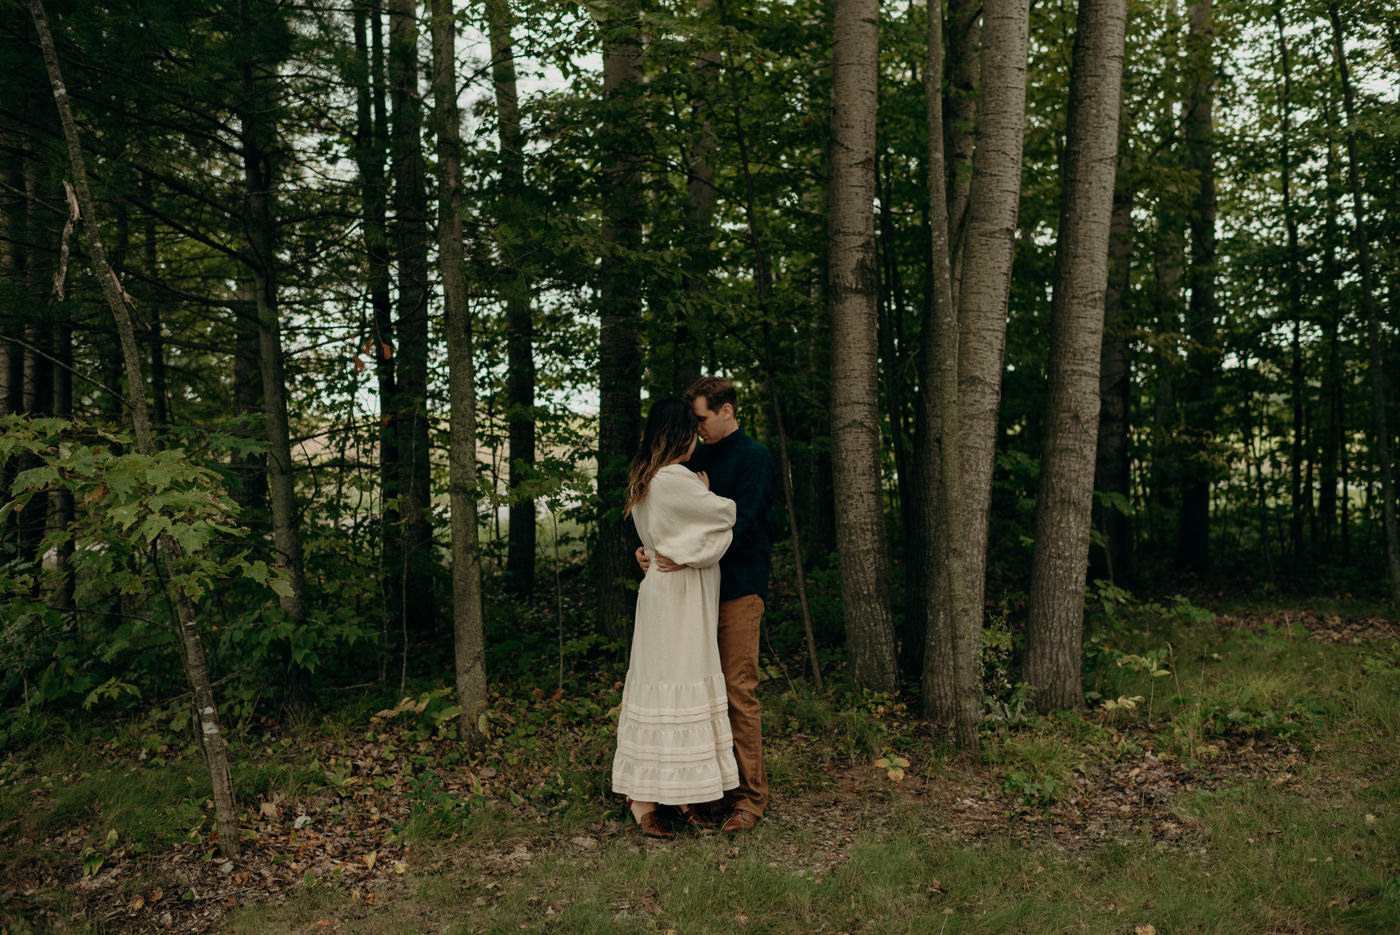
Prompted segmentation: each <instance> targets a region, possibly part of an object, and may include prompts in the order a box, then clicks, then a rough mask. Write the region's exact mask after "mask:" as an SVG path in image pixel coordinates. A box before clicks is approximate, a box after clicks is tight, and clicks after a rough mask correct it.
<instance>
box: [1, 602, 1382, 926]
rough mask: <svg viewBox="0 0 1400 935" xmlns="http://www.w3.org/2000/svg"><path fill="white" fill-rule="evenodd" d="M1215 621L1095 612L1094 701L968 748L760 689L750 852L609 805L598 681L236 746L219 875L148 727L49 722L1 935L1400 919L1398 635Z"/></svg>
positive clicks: (210, 844) (1364, 621) (1329, 616)
mask: <svg viewBox="0 0 1400 935" xmlns="http://www.w3.org/2000/svg"><path fill="white" fill-rule="evenodd" d="M1206 616H1208V615H1201V614H1199V613H1197V614H1195V615H1194V616H1192V615H1191V614H1186V615H1183V614H1179V613H1176V612H1175V611H1173V610H1169V609H1163V608H1149V609H1148V610H1146V611H1138V612H1135V613H1132V614H1124V615H1122V616H1120V617H1117V618H1116V619H1114V620H1111V621H1100V623H1099V625H1098V626H1097V627H1096V628H1095V629H1094V630H1091V635H1090V638H1089V640H1088V642H1087V647H1086V648H1087V656H1088V667H1087V670H1086V687H1087V688H1089V689H1090V690H1091V693H1090V707H1089V711H1088V712H1086V713H1083V714H1061V715H1056V716H1051V717H1039V716H1033V715H1028V714H1026V713H1025V712H1024V711H1023V710H1022V709H1021V706H1020V704H1018V703H1017V701H1016V698H1015V697H1014V696H1013V697H1011V698H1008V699H1002V700H1001V701H999V702H998V703H997V704H994V705H992V706H991V710H992V712H993V713H992V714H991V715H990V716H989V718H988V720H987V721H986V723H985V724H984V728H983V749H982V753H983V755H982V757H981V761H980V762H978V763H970V762H967V761H965V760H963V759H960V758H958V757H957V756H956V755H955V754H954V753H953V752H952V751H951V750H949V749H948V748H947V746H946V745H945V743H944V738H943V737H942V736H941V735H939V734H935V733H934V732H932V731H931V730H930V729H929V728H928V727H927V726H926V725H925V724H923V723H922V722H920V721H919V720H917V719H916V718H914V717H912V716H911V713H910V712H909V711H908V710H907V708H906V706H905V704H904V703H902V702H901V701H900V699H899V698H898V697H896V696H879V695H870V694H860V693H857V692H854V691H853V690H850V689H849V688H847V689H844V690H842V689H829V690H828V691H827V692H825V693H820V694H819V693H816V692H814V691H812V690H811V689H810V688H807V687H805V686H804V685H802V684H797V685H792V684H790V683H787V682H785V681H784V680H783V679H782V678H781V677H779V678H775V679H773V680H770V681H768V682H767V683H765V685H764V689H765V691H764V692H763V698H764V702H765V729H766V731H767V738H766V749H767V757H768V764H769V772H770V778H771V781H772V785H773V801H772V805H771V808H770V810H769V812H768V814H767V816H766V817H765V819H764V821H763V822H762V823H761V824H760V826H759V827H758V829H757V830H755V831H754V832H752V833H749V834H746V835H741V836H726V835H720V834H714V833H688V834H683V835H682V837H681V838H680V839H678V840H676V841H674V842H659V841H652V840H648V839H644V838H642V837H640V836H639V835H638V834H637V833H636V831H635V829H634V828H633V827H632V826H631V824H630V822H628V821H624V820H623V819H624V817H625V816H624V813H623V812H622V809H621V806H620V802H619V801H617V799H616V798H615V797H613V796H611V795H609V794H607V792H606V788H605V783H606V779H607V776H606V771H607V764H608V762H610V759H611V730H610V725H611V718H610V717H609V712H607V711H606V710H605V707H604V706H605V705H606V704H609V703H613V702H615V695H616V689H617V688H618V687H619V686H617V685H616V684H614V685H612V686H611V688H610V689H607V690H604V691H601V692H593V693H592V694H591V696H590V695H589V693H587V692H577V693H575V694H574V695H572V696H571V695H569V694H566V693H565V692H564V691H556V692H554V693H552V694H550V693H547V692H546V691H545V690H544V689H543V688H539V687H536V688H534V689H533V690H526V691H524V692H523V697H519V698H506V697H502V698H497V699H495V704H494V706H493V708H492V712H491V718H492V722H491V723H492V731H493V735H492V739H491V740H490V741H489V742H487V743H486V744H485V745H484V746H482V747H479V748H477V749H474V750H466V749H464V748H463V747H462V746H461V745H459V744H457V743H456V742H455V741H453V740H450V739H448V738H447V736H446V735H447V733H448V731H447V730H446V729H444V726H443V724H445V723H450V720H444V722H443V723H439V722H438V721H439V718H440V717H441V716H442V715H443V714H444V709H443V708H442V707H441V705H439V703H438V702H439V701H440V700H441V699H442V698H443V697H445V694H444V693H443V692H428V693H425V694H424V695H422V696H419V697H417V698H416V699H413V700H411V701H410V702H408V703H406V704H400V705H399V706H397V707H396V708H394V709H390V710H378V711H376V710H373V709H369V708H367V709H364V710H363V711H362V712H361V713H358V714H354V715H349V716H348V717H344V718H341V719H339V720H326V721H322V722H320V723H319V724H316V725H314V726H307V727H304V728H302V729H299V730H295V731H287V732H280V731H277V730H276V729H275V728H273V727H272V726H270V725H269V726H267V727H266V729H265V730H264V732H263V733H261V734H259V735H256V736H254V737H253V739H245V740H242V741H241V742H238V743H236V744H235V747H234V749H233V758H234V763H235V783H236V786H237V788H238V794H239V796H240V807H241V809H242V820H241V828H242V834H243V840H242V842H241V845H242V853H241V854H240V855H239V856H238V857H237V858H234V859H232V860H225V859H223V858H222V857H221V856H220V855H219V854H218V850H217V846H216V841H215V839H214V837H213V835H212V830H211V829H212V825H213V821H212V815H211V808H210V803H208V802H207V800H206V795H207V792H201V791H200V788H201V784H203V786H204V788H205V789H207V780H202V777H201V766H200V763H199V761H198V758H197V757H196V756H195V755H194V754H193V752H192V751H191V750H189V749H187V748H186V747H185V745H182V744H180V743H177V742H175V741H174V740H172V739H169V738H165V737H163V736H162V735H161V733H160V732H159V731H153V730H152V728H151V726H150V724H149V723H140V722H133V723H132V724H131V725H130V726H129V727H126V728H122V729H117V730H115V731H113V730H107V731H105V732H98V733H93V734H92V735H91V739H86V740H84V739H73V737H76V736H77V735H76V733H75V734H74V735H73V736H71V737H69V738H68V739H64V738H56V739H55V738H51V739H49V740H47V741H43V742H40V743H37V744H36V745H34V746H33V747H31V748H29V749H27V750H23V751H17V752H15V751H12V752H10V753H8V754H7V755H6V756H5V757H4V759H3V760H2V761H0V841H3V842H4V843H3V849H0V928H3V930H4V931H6V932H8V933H27V932H31V931H34V932H40V931H52V932H62V933H68V932H111V933H136V932H213V931H228V932H246V933H265V932H305V933H322V932H364V933H380V932H383V933H389V932H501V933H505V932H512V933H513V932H617V933H623V932H628V933H630V932H663V933H664V932H676V933H702V932H744V933H759V932H763V933H808V932H830V933H836V932H871V933H874V932H880V933H886V932H910V933H913V932H919V933H925V932H932V933H942V932H947V933H954V932H987V933H994V932H1012V931H1014V932H1046V933H1051V932H1055V933H1060V932H1090V933H1100V932H1103V933H1133V935H1155V933H1162V935H1165V933H1172V932H1221V933H1237V932H1261V933H1262V932H1270V933H1276V932H1277V933H1282V932H1298V933H1314V932H1380V931H1400V772H1398V771H1397V769H1396V759H1397V754H1400V623H1397V621H1396V620H1395V619H1393V618H1387V617H1384V616H1381V615H1379V614H1377V613H1375V612H1370V613H1366V612H1355V610H1354V609H1353V610H1348V609H1347V608H1341V609H1339V611H1338V612H1323V611H1319V610H1307V609H1301V608H1290V609H1281V608H1278V607H1274V608H1271V609H1268V610H1261V609H1259V608H1257V607H1253V608H1249V607H1246V608H1242V609H1238V610H1233V611H1229V610H1225V611H1222V612H1219V613H1216V614H1215V615H1214V616H1213V618H1211V619H1204V618H1205V617H1206ZM612 674H613V673H612V672H611V671H609V678H610V677H611V676H612ZM446 713H447V714H448V715H450V712H446ZM250 733H251V732H250ZM104 734H105V736H103V735H104ZM881 756H885V757H888V758H889V759H888V760H887V762H893V759H894V758H903V759H904V760H906V761H907V762H908V764H909V765H908V767H907V768H906V770H905V774H904V776H903V777H902V779H899V780H898V781H896V779H895V778H893V776H895V775H897V774H896V773H891V771H890V770H889V769H887V768H886V767H885V766H880V765H875V760H876V759H877V758H879V757H881Z"/></svg>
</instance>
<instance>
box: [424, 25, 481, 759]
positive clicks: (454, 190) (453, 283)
mask: <svg viewBox="0 0 1400 935" xmlns="http://www.w3.org/2000/svg"><path fill="white" fill-rule="evenodd" d="M432 15H433V21H432V43H433V112H434V114H435V116H436V118H437V127H436V131H437V133H436V135H437V157H438V158H437V175H438V269H439V272H440V273H441V275H442V303H443V306H444V309H445V311H446V318H447V358H448V360H447V367H448V383H449V390H448V393H449V395H450V397H451V405H452V413H451V441H450V442H449V454H448V489H449V497H450V506H451V510H452V644H453V648H454V659H455V670H456V676H457V679H456V681H457V704H458V706H459V707H460V708H461V709H462V715H463V717H462V723H463V727H464V731H465V732H466V733H467V734H468V735H471V734H475V733H477V717H478V715H479V714H480V711H481V708H482V707H483V706H484V705H485V704H486V664H485V658H486V637H485V631H484V627H483V622H482V609H481V556H480V552H479V550H478V543H477V531H476V523H477V515H476V379H475V369H474V366H473V363H472V322H471V314H470V311H469V309H468V306H467V282H466V267H465V264H464V257H465V249H464V246H463V238H462V209H463V206H462V156H461V148H462V143H461V136H462V131H461V117H460V116H459V114H458V109H457V20H456V16H455V15H454V13H453V10H452V0H432Z"/></svg>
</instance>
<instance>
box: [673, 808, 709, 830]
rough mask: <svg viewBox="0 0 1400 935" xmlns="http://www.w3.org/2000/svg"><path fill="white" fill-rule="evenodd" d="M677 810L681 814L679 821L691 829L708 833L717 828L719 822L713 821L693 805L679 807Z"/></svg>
mask: <svg viewBox="0 0 1400 935" xmlns="http://www.w3.org/2000/svg"><path fill="white" fill-rule="evenodd" d="M679 808H680V812H681V821H683V822H685V823H686V824H687V825H690V827H692V828H699V829H700V830H701V831H710V830H712V829H714V828H718V827H719V822H717V821H715V820H714V819H713V818H709V817H707V816H706V815H705V813H704V812H702V811H700V809H698V808H696V807H695V806H694V805H681V806H679Z"/></svg>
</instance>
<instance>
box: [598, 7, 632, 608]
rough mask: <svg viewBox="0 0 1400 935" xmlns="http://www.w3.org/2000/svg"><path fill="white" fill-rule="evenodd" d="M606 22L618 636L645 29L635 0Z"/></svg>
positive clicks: (626, 567)
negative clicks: (637, 131) (621, 493)
mask: <svg viewBox="0 0 1400 935" xmlns="http://www.w3.org/2000/svg"><path fill="white" fill-rule="evenodd" d="M612 9H613V15H612V16H610V17H609V18H608V20H607V21H606V22H605V23H604V24H603V98H604V119H605V124H606V125H605V126H604V128H603V130H604V132H603V134H602V137H603V140H604V143H605V145H606V147H607V152H606V153H605V155H604V158H606V159H607V160H608V166H607V170H606V172H605V182H604V199H605V205H604V212H605V220H604V224H603V242H604V255H603V261H602V268H601V269H600V271H599V277H598V324H599V333H598V409H599V411H598V501H599V502H598V544H597V549H596V555H597V561H598V588H599V591H598V617H599V620H598V622H599V627H600V629H601V630H602V631H603V632H604V633H609V634H614V635H618V634H621V633H622V632H623V628H624V624H625V622H626V621H627V620H628V619H629V618H630V617H631V613H632V607H633V603H634V599H633V595H632V591H631V590H630V589H629V588H628V587H627V583H628V581H629V579H632V578H634V577H635V575H636V564H635V562H634V560H633V558H632V543H633V541H634V537H633V536H632V535H630V534H629V532H628V527H629V523H630V520H627V519H625V518H624V517H623V516H622V499H621V497H620V496H619V491H621V490H622V489H623V487H625V486H626V473H627V460H628V458H629V457H631V454H632V449H633V448H634V447H635V446H636V444H637V439H638V437H639V436H640V435H641V388H642V355H641V346H640V333H639V330H638V322H639V321H640V320H641V309H642V293H641V284H640V283H639V282H638V274H639V270H638V269H637V264H636V252H637V251H638V250H639V249H640V248H641V245H642V197H641V189H642V186H641V159H640V156H639V155H638V151H637V146H636V143H635V134H636V130H637V123H636V121H637V118H638V114H639V99H640V95H641V93H642V36H641V23H640V21H639V18H638V17H639V12H638V7H637V3H636V0H621V2H619V3H617V4H616V5H615V6H614V7H613V8H612Z"/></svg>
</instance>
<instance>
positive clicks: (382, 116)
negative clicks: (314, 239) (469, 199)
mask: <svg viewBox="0 0 1400 935" xmlns="http://www.w3.org/2000/svg"><path fill="white" fill-rule="evenodd" d="M353 21H354V23H353V29H354V33H355V57H354V70H353V73H352V74H351V75H350V76H349V78H350V80H349V83H350V84H353V85H354V88H355V150H354V152H355V169H356V173H357V175H358V176H359V178H358V181H359V186H360V191H359V194H360V204H361V210H362V211H363V213H364V246H365V266H366V270H365V285H366V291H367V292H368V293H369V306H370V320H369V322H368V327H367V329H366V330H367V332H368V336H367V338H366V340H365V343H364V347H363V349H364V351H365V352H366V353H367V354H368V355H369V357H370V360H372V361H373V362H374V363H373V366H374V375H375V382H376V386H377V388H378V391H379V406H380V416H381V417H380V419H379V426H378V436H379V437H378V447H379V490H380V495H381V497H382V498H383V501H384V505H383V509H382V514H381V524H380V541H379V549H380V558H381V562H382V564H383V569H382V576H381V580H382V581H383V583H384V588H385V600H386V603H387V605H388V606H389V609H390V616H392V617H395V618H397V616H398V608H399V607H400V606H401V604H402V602H401V601H399V600H398V599H396V598H395V597H394V595H396V594H398V585H397V583H396V582H397V581H398V580H399V577H400V572H399V569H400V568H402V565H403V563H402V561H401V560H400V559H399V555H400V554H401V551H402V536H401V534H400V533H401V530H400V527H399V515H400V513H399V508H398V504H397V503H396V502H394V500H395V497H396V491H397V490H398V479H397V473H398V463H399V442H398V433H397V431H396V426H395V420H394V415H393V414H394V406H395V400H396V399H397V397H398V392H397V387H396V383H395V380H394V363H395V362H394V351H393V348H394V301H393V296H392V293H391V282H390V280H391V276H390V257H389V225H388V187H387V182H386V178H385V173H384V160H385V159H386V158H387V155H388V147H389V139H388V132H389V131H388V119H389V118H388V106H387V101H386V93H385V92H386V89H385V86H384V17H383V9H382V6H381V2H380V0H367V2H362V3H357V4H356V5H355V8H354V12H353Z"/></svg>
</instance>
